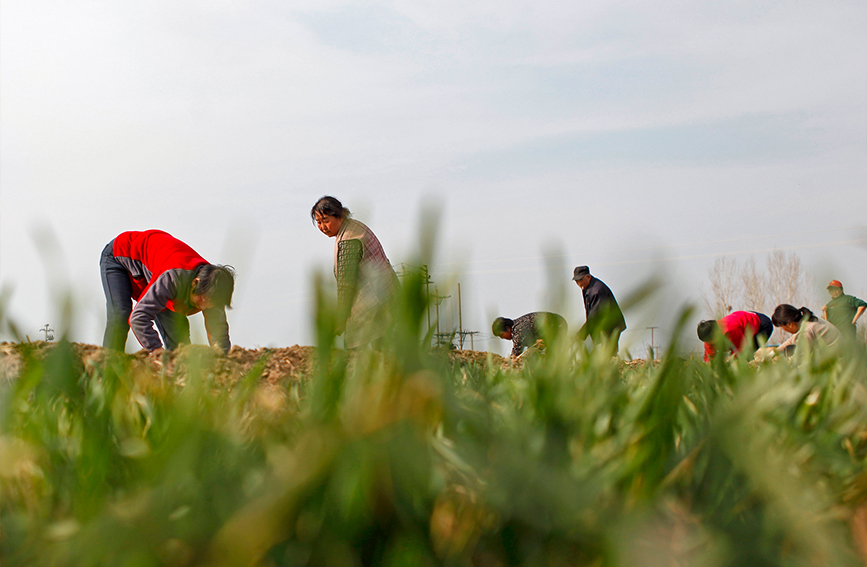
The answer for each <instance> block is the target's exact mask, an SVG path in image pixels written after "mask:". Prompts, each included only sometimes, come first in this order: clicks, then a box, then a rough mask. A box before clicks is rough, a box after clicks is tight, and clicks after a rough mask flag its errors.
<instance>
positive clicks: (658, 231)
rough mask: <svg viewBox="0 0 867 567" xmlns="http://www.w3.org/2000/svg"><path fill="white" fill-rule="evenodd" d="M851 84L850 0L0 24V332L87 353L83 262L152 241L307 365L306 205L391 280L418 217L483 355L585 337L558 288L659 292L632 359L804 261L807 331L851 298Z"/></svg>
mask: <svg viewBox="0 0 867 567" xmlns="http://www.w3.org/2000/svg"><path fill="white" fill-rule="evenodd" d="M865 62H867V3H865V2H864V1H863V0H851V1H834V0H832V1H829V0H804V1H799V2H784V3H781V2H770V1H761V0H759V1H756V0H744V1H728V0H723V1H714V2H710V1H693V2H679V1H670V0H663V1H658V0H656V1H652V2H651V1H637V2H623V1H617V0H613V1H612V0H606V1H604V2H601V1H584V2H573V3H563V2H547V1H536V2H512V1H510V0H496V1H477V2H470V3H467V2H463V1H461V2H457V1H444V2H443V1H441V2H426V1H418V2H409V3H407V2H387V1H369V2H363V3H362V2H341V1H329V0H325V1H322V0H316V1H315V2H314V1H309V2H305V1H300V2H231V1H221V0H216V1H215V0H208V1H200V2H190V1H185V0H180V1H178V0H173V1H172V2H167V1H153V2H146V3H128V2H99V1H77V2H59V1H56V2H51V1H46V0H4V1H3V3H2V5H0V73H2V76H0V287H2V293H3V297H4V298H5V302H6V305H7V310H8V313H7V314H8V315H9V316H10V317H11V319H12V320H13V321H14V322H15V323H16V324H17V325H18V327H19V328H20V329H21V331H22V332H23V333H26V334H27V335H29V336H30V337H31V339H34V340H35V339H37V338H41V337H42V336H43V335H42V333H40V332H39V330H38V329H39V328H40V327H42V326H43V325H44V324H46V323H49V324H50V325H51V326H52V327H55V328H58V329H59V328H62V325H63V317H62V315H61V302H60V300H59V299H58V298H59V296H60V294H61V293H62V292H64V291H69V292H71V294H72V297H73V299H74V309H75V311H74V313H75V315H74V317H73V322H72V326H71V328H70V337H71V338H72V339H73V340H76V341H81V342H88V343H97V344H98V343H100V342H101V340H102V332H103V328H104V320H105V306H104V297H103V292H102V287H101V284H100V279H99V266H98V260H99V254H100V252H101V250H102V248H103V247H104V246H105V244H106V243H107V242H108V241H110V240H111V239H112V238H114V237H115V236H116V235H117V234H119V233H120V232H123V231H126V230H144V229H149V228H161V229H163V230H166V231H168V232H170V233H172V234H173V235H175V236H176V237H178V238H180V239H182V240H184V241H185V242H187V243H188V244H190V245H191V246H192V247H193V248H195V249H196V250H197V251H198V252H199V253H201V254H202V255H203V256H204V257H205V258H207V259H208V260H209V261H211V262H214V263H228V264H232V265H234V266H235V267H236V268H237V271H238V281H237V287H236V295H235V309H234V310H232V311H231V312H230V313H229V321H230V327H231V336H232V339H233V342H234V343H236V344H239V345H241V346H244V347H247V348H254V347H259V346H291V345H293V344H296V343H298V344H312V333H311V318H310V314H311V298H312V293H311V289H312V275H313V273H314V272H315V271H316V270H322V271H323V272H324V273H325V274H326V276H327V277H329V278H331V277H332V276H331V262H332V248H333V240H331V239H328V238H326V237H325V236H324V235H322V234H321V233H319V232H318V230H316V228H315V227H314V226H313V225H312V224H311V222H310V218H309V211H310V207H311V206H312V205H313V203H314V202H315V201H316V199H317V198H319V197H320V196H322V195H325V194H331V195H334V196H336V197H337V198H339V199H341V200H342V201H343V202H344V204H345V205H346V206H348V207H349V208H350V209H352V211H353V213H354V216H355V217H356V218H357V219H359V220H361V221H362V222H365V223H366V224H368V226H370V227H371V228H372V229H373V231H374V232H375V233H376V234H377V236H378V237H379V239H380V241H381V242H382V244H383V246H384V248H385V251H386V253H387V254H388V256H389V258H390V259H391V260H392V263H393V264H395V265H396V266H398V267H399V265H400V263H401V262H411V261H413V258H414V253H415V251H416V250H417V249H418V235H419V231H420V223H419V219H420V216H421V212H422V209H423V208H424V204H425V203H436V205H437V206H438V208H439V211H440V223H439V232H438V239H437V243H438V247H437V251H438V253H437V256H436V258H435V261H434V262H433V265H432V272H433V277H434V280H435V283H436V285H437V287H438V290H439V292H440V294H441V295H451V296H452V297H451V298H450V299H448V300H445V301H444V302H443V304H442V305H441V310H442V313H441V315H442V318H443V319H444V327H445V326H448V325H451V324H453V322H452V321H453V320H454V319H455V318H456V312H457V308H456V301H455V300H456V297H457V293H456V289H455V288H454V286H453V284H454V283H457V282H460V283H461V295H462V319H463V324H464V327H465V328H466V329H469V330H478V331H480V334H479V335H477V336H476V337H475V338H474V341H475V344H474V346H475V348H476V349H477V350H485V349H490V350H493V351H495V352H501V353H505V352H507V350H508V344H506V342H505V341H501V340H499V339H492V338H491V334H490V321H491V320H492V319H493V318H494V317H496V316H498V315H503V316H508V317H513V318H514V317H517V316H520V315H522V314H524V313H527V312H530V311H536V310H544V309H554V308H556V309H558V310H560V311H561V312H563V314H564V315H565V316H566V318H567V319H568V320H569V322H570V325H571V324H575V325H580V324H581V322H582V321H583V307H582V305H581V300H580V290H579V289H578V288H577V287H576V286H574V284H571V282H570V281H569V279H570V277H571V269H572V268H573V267H574V266H575V265H578V264H588V265H589V266H590V268H591V271H592V272H593V273H594V274H595V275H596V276H598V277H599V278H600V279H602V280H603V281H605V282H606V283H608V285H609V286H610V287H611V288H612V289H613V291H614V293H615V294H616V295H617V296H618V298H623V297H626V296H628V295H629V294H630V292H632V291H633V290H635V289H637V288H638V287H639V286H640V285H641V284H642V283H644V282H645V281H647V279H648V278H649V277H650V276H651V275H654V274H658V275H660V276H661V277H663V278H664V280H663V281H664V285H663V287H662V289H661V290H660V291H659V293H658V295H657V296H656V297H655V298H654V299H653V300H652V301H651V302H650V303H649V304H646V305H645V306H644V308H636V309H632V310H628V311H627V313H626V317H627V324H628V325H629V327H630V329H629V331H628V332H627V334H626V335H624V341H623V344H628V345H631V348H632V350H633V351H641V350H643V349H644V346H645V345H646V344H648V343H649V341H650V336H649V331H648V330H647V327H649V326H656V327H659V330H658V331H657V332H658V333H661V335H662V336H663V337H664V336H665V334H666V333H670V331H671V325H672V321H673V319H674V317H675V315H676V312H677V310H678V309H679V308H680V307H681V306H682V305H685V304H687V303H689V302H693V303H697V304H699V306H701V299H702V292H703V290H705V289H707V288H708V287H709V285H708V281H707V271H708V268H709V267H710V266H712V265H713V262H714V260H715V259H716V258H717V257H719V256H721V255H727V256H729V257H731V258H734V259H737V260H738V261H745V260H747V259H749V258H753V259H754V260H756V261H757V262H758V263H759V264H760V265H761V264H763V262H764V259H765V258H766V257H767V255H768V253H770V252H771V251H773V250H783V251H785V252H787V253H796V254H798V256H799V257H800V258H801V260H802V264H803V265H804V267H805V270H806V271H807V273H808V275H809V277H810V282H811V285H812V287H813V289H814V296H815V299H814V300H813V302H812V303H811V304H810V305H809V306H810V307H812V308H814V310H817V309H818V308H820V307H821V304H822V303H821V302H822V301H824V300H825V299H826V298H827V296H826V295H825V294H824V287H825V285H827V282H828V280H830V279H832V278H834V279H839V280H841V281H843V283H844V285H845V287H846V291H847V292H850V293H854V294H855V295H859V296H860V297H862V298H867V214H865V211H867V63H865ZM560 294H564V295H565V299H566V300H567V302H566V303H565V304H562V303H559V302H558V301H557V296H559V295H560ZM793 301H795V300H794V299H793ZM734 307H735V308H737V306H734ZM700 315H706V314H704V313H701V312H698V313H697V314H696V317H698V316H700ZM197 328H198V327H197ZM0 333H2V334H0V339H5V340H9V338H10V335H9V333H8V332H7V330H6V328H5V325H3V329H2V332H0ZM198 333H199V336H201V333H202V332H201V331H198ZM659 336H660V335H657V338H656V342H657V343H660V342H661V340H660V338H659ZM692 340H694V339H692ZM134 346H135V345H134V344H133V342H131V343H130V344H129V348H128V350H130V351H132V350H134V348H133V347H134Z"/></svg>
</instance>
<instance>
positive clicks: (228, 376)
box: [0, 341, 509, 384]
mask: <svg viewBox="0 0 867 567" xmlns="http://www.w3.org/2000/svg"><path fill="white" fill-rule="evenodd" d="M56 344H57V343H54V342H45V341H35V342H31V343H27V345H29V346H30V347H31V348H34V349H35V350H36V352H37V354H38V355H43V354H47V353H48V352H50V350H51V349H52V348H54V346H55V345H56ZM24 346H25V345H21V344H18V343H5V342H4V343H0V379H5V380H10V379H13V378H15V377H16V376H18V375H19V374H20V372H21V364H22V362H21V361H22V358H21V349H22V348H23V347H24ZM73 348H74V349H75V351H76V352H77V353H78V355H79V356H80V358H81V361H82V364H83V365H84V366H85V367H88V366H91V365H94V364H98V363H100V362H102V361H103V360H104V359H105V358H106V355H107V354H108V353H107V352H106V351H105V350H104V349H103V348H102V347H99V346H96V345H90V344H83V343H73ZM314 350H315V349H314V347H310V346H299V345H295V346H291V347H285V348H273V349H266V348H258V349H245V348H241V347H239V346H233V347H232V349H231V350H230V351H229V352H228V354H226V355H225V356H216V359H217V366H216V369H217V372H218V374H219V375H218V376H217V377H216V381H217V382H218V383H226V384H231V383H233V382H235V381H237V380H238V379H240V378H241V377H242V376H244V375H245V374H247V373H248V372H249V371H250V370H251V369H252V368H253V366H254V365H255V364H256V363H257V362H259V361H260V360H261V359H262V357H263V356H267V357H268V358H267V362H266V364H265V369H264V370H263V371H262V381H263V382H266V383H268V384H285V383H289V382H294V381H299V380H304V379H305V378H307V377H309V375H310V373H311V371H312V365H313V354H314ZM204 353H207V354H212V353H213V351H211V349H210V348H208V347H206V346H202V345H186V346H183V347H181V348H179V349H177V350H176V351H173V352H166V353H165V359H164V360H165V370H166V373H168V374H175V367H176V365H177V362H178V361H179V360H180V359H182V358H184V357H188V356H191V355H196V354H204ZM213 354H214V355H216V353H213ZM129 356H130V357H131V358H132V359H133V361H134V362H135V363H136V364H141V365H142V366H145V365H147V364H152V361H151V360H149V359H148V355H147V352H145V351H139V352H137V353H135V354H132V355H129ZM488 356H490V360H491V362H492V363H493V364H495V365H497V366H498V367H501V368H508V367H509V361H508V359H506V358H503V357H502V356H500V355H497V354H490V355H489V354H488V353H487V352H477V351H471V350H453V351H450V352H449V357H450V358H451V359H453V360H458V361H460V362H461V363H462V364H474V363H475V364H478V365H482V366H484V365H486V364H487V363H488Z"/></svg>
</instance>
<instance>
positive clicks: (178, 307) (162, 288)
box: [99, 230, 235, 352]
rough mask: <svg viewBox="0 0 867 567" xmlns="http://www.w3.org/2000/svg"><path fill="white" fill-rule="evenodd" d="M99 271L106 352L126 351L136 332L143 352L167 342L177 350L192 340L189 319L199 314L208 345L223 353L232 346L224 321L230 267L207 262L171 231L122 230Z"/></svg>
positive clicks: (104, 254)
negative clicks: (104, 321) (171, 233)
mask: <svg viewBox="0 0 867 567" xmlns="http://www.w3.org/2000/svg"><path fill="white" fill-rule="evenodd" d="M99 269H100V275H101V277H102V288H103V291H105V299H106V325H105V336H104V337H103V346H104V347H105V348H108V349H113V350H119V351H121V352H122V351H123V350H124V346H125V345H126V338H127V335H128V334H129V330H130V328H132V331H133V333H134V334H135V336H136V338H137V339H138V341H139V343H141V346H142V348H144V349H146V350H149V351H151V352H160V351H162V350H163V344H165V348H168V349H169V350H173V349H175V348H176V347H177V346H178V345H179V344H182V343H189V342H190V322H189V320H188V319H187V316H189V315H192V314H194V313H198V312H199V311H201V312H202V314H203V315H204V318H205V329H206V330H207V333H208V342H209V343H210V344H211V345H213V346H218V347H220V348H221V349H223V351H228V350H229V348H230V347H231V342H230V341H229V323H228V322H227V320H226V308H231V306H232V293H233V292H234V289H235V272H234V269H233V268H232V267H231V266H221V265H215V264H211V263H209V262H208V261H207V260H205V259H204V258H202V257H201V256H200V255H199V254H198V253H197V252H196V251H195V250H193V249H192V248H190V247H189V246H188V245H187V244H184V243H183V242H181V241H180V240H178V239H177V238H175V237H173V236H172V235H170V234H168V233H167V232H163V231H161V230H145V231H142V232H136V231H132V232H124V233H122V234H120V235H118V236H117V237H116V238H115V239H114V240H112V241H111V242H109V243H108V244H107V245H106V247H105V248H104V249H103V251H102V257H101V258H100V261H99ZM133 301H135V307H133ZM154 326H156V330H154ZM160 338H162V340H160Z"/></svg>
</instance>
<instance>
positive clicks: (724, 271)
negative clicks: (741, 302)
mask: <svg viewBox="0 0 867 567" xmlns="http://www.w3.org/2000/svg"><path fill="white" fill-rule="evenodd" d="M707 275H708V278H710V292H705V293H703V296H704V304H705V307H706V308H707V311H708V313H710V314H711V316H712V317H713V318H715V319H720V318H722V317H724V316H725V315H726V314H727V313H728V312H729V311H731V310H732V306H733V305H735V304H737V300H738V280H739V278H738V267H737V261H736V260H734V259H733V258H727V257H726V256H720V257H719V258H717V259H716V260H714V263H713V266H711V267H710V268H708V270H707Z"/></svg>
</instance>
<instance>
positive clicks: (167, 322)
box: [99, 240, 190, 352]
mask: <svg viewBox="0 0 867 567" xmlns="http://www.w3.org/2000/svg"><path fill="white" fill-rule="evenodd" d="M113 249H114V240H112V241H111V242H109V243H108V244H107V245H106V247H105V248H104V249H103V250H102V256H101V257H100V259H99V273H100V277H101V278H102V290H103V291H104V292H105V313H106V322H105V335H104V336H103V338H102V346H103V347H104V348H107V349H112V350H119V351H121V352H123V350H124V348H125V347H126V338H127V336H128V335H129V316H130V315H131V314H132V283H131V282H130V279H129V272H127V271H126V268H124V267H123V264H121V263H120V262H118V261H117V260H116V259H115V257H114V252H113ZM154 324H155V325H156V328H157V331H158V332H159V334H160V337H161V338H162V340H163V344H164V345H165V346H166V348H167V349H169V350H174V349H175V348H177V346H178V345H179V344H181V343H189V342H190V322H189V320H188V319H187V318H186V316H184V315H180V314H178V313H175V312H174V311H169V310H168V309H166V310H164V311H161V312H160V313H159V314H158V315H157V317H156V320H155V321H154Z"/></svg>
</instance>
